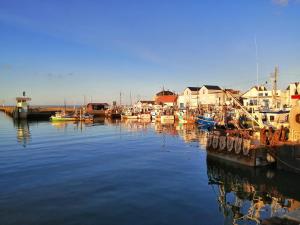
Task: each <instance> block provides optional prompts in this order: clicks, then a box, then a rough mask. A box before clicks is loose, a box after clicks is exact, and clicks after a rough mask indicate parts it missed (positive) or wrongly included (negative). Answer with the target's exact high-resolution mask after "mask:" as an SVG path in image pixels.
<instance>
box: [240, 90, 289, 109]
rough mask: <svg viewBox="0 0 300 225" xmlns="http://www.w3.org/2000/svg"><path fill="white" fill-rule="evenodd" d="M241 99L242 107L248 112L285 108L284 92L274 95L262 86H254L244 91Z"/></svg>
mask: <svg viewBox="0 0 300 225" xmlns="http://www.w3.org/2000/svg"><path fill="white" fill-rule="evenodd" d="M241 98H242V99H243V105H244V106H245V107H246V108H247V109H248V110H249V111H250V110H257V109H261V108H264V109H268V108H273V107H276V108H283V107H285V106H286V92H285V91H281V90H277V91H276V95H275V93H273V91H268V90H267V88H266V87H265V86H263V85H261V86H254V87H252V88H250V89H249V90H248V91H246V92H245V93H244V94H243V95H242V96H241Z"/></svg>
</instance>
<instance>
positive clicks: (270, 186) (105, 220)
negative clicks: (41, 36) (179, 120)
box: [0, 113, 300, 225]
mask: <svg viewBox="0 0 300 225" xmlns="http://www.w3.org/2000/svg"><path fill="white" fill-rule="evenodd" d="M205 136H206V134H205V133H203V132H201V131H199V130H198V129H197V128H196V127H194V126H180V125H160V124H151V123H141V122H132V123H120V122H117V121H115V122H111V121H99V122H97V123H94V124H78V123H51V122H48V121H44V122H26V121H23V122H20V123H14V122H13V121H12V120H11V119H10V118H9V117H7V116H6V115H4V114H1V113H0V224H2V225H16V224H18V225H19V224H26V225H33V224H34V225H37V224H39V225H40V224H44V225H45V224H66V225H71V224H72V225H74V224H78V225H82V224H85V225H87V224H91V225H95V224H104V225H110V224H115V225H121V224H122V225H123V224H124V225H135V224H136V225H142V224H145V225H154V224H155V225H156V224H157V225H161V224H165V225H168V224H170V225H171V224H172V225H174V224H184V225H189V224H257V223H259V222H260V221H261V220H262V219H264V218H268V217H270V216H272V215H282V214H283V213H284V212H286V211H289V210H292V209H294V208H297V207H300V193H299V190H298V189H297V187H299V183H300V181H299V177H298V176H297V175H294V174H289V173H285V172H281V171H276V170H273V169H271V168H263V169H252V168H245V167H241V166H236V165H232V164H225V163H224V162H219V161H216V160H214V159H211V158H207V155H206V152H205V150H204V149H205V148H204V147H203V143H205Z"/></svg>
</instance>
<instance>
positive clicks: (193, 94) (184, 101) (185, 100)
mask: <svg viewBox="0 0 300 225" xmlns="http://www.w3.org/2000/svg"><path fill="white" fill-rule="evenodd" d="M200 88H201V87H187V88H186V89H184V91H183V93H182V94H181V95H179V96H178V98H177V105H178V106H179V108H180V109H185V108H189V109H197V108H198V106H199V90H200Z"/></svg>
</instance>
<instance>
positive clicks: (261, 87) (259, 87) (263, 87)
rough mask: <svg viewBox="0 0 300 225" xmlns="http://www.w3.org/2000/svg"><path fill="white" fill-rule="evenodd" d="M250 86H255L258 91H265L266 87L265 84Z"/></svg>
mask: <svg viewBox="0 0 300 225" xmlns="http://www.w3.org/2000/svg"><path fill="white" fill-rule="evenodd" d="M252 88H255V89H256V90H258V91H267V88H266V87H265V86H258V87H257V86H254V87H252ZM252 88H251V89H252ZM251 89H250V90H251Z"/></svg>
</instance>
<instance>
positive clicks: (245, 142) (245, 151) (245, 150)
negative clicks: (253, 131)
mask: <svg viewBox="0 0 300 225" xmlns="http://www.w3.org/2000/svg"><path fill="white" fill-rule="evenodd" d="M250 146H251V141H250V140H249V139H243V154H244V155H248V154H249V152H250Z"/></svg>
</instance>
